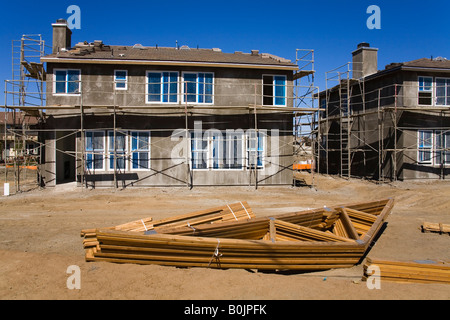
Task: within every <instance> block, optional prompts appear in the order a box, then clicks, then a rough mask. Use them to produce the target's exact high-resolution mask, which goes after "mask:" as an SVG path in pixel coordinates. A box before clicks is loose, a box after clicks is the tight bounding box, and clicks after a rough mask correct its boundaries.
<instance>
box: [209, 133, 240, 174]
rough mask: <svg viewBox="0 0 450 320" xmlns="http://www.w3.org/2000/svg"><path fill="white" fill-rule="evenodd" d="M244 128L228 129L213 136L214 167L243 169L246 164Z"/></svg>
mask: <svg viewBox="0 0 450 320" xmlns="http://www.w3.org/2000/svg"><path fill="white" fill-rule="evenodd" d="M243 137H244V132H243V131H242V130H240V131H235V130H227V131H226V134H225V135H222V134H220V135H215V136H213V137H212V168H213V169H242V168H243V164H244V155H243Z"/></svg>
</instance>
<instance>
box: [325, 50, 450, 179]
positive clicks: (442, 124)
mask: <svg viewBox="0 0 450 320" xmlns="http://www.w3.org/2000/svg"><path fill="white" fill-rule="evenodd" d="M377 55H378V49H376V48H372V47H370V45H369V44H368V43H361V44H359V45H358V47H357V49H356V50H355V51H353V52H352V56H353V61H352V63H347V64H344V65H343V66H341V67H339V68H336V69H334V70H331V71H329V72H327V73H326V86H327V88H326V90H324V91H322V92H320V94H319V99H320V102H319V104H320V106H321V108H322V109H324V110H325V111H323V112H321V113H320V120H319V123H320V126H319V127H318V128H319V133H318V135H317V149H318V159H319V160H318V168H317V169H318V171H319V172H320V173H325V174H339V175H340V176H342V177H364V178H369V179H375V180H379V181H384V180H388V181H393V180H397V179H398V180H408V179H445V178H446V177H448V175H449V173H450V61H449V60H447V59H445V58H442V57H438V58H431V59H428V58H423V59H418V60H414V61H408V62H404V63H391V64H389V65H387V66H386V67H385V69H383V70H378V67H377V64H378V63H377Z"/></svg>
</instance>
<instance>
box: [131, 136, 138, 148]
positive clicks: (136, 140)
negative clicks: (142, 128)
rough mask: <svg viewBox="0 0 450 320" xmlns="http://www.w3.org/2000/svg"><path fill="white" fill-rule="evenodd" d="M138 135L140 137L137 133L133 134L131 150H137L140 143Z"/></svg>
mask: <svg viewBox="0 0 450 320" xmlns="http://www.w3.org/2000/svg"><path fill="white" fill-rule="evenodd" d="M137 135H138V134H137V132H132V133H131V150H136V149H137V142H138V138H137Z"/></svg>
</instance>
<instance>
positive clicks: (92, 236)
mask: <svg viewBox="0 0 450 320" xmlns="http://www.w3.org/2000/svg"><path fill="white" fill-rule="evenodd" d="M254 218H255V214H254V213H253V211H252V209H251V208H250V206H249V205H248V203H247V202H246V201H242V202H237V203H233V204H229V205H228V204H227V205H225V206H220V207H215V208H210V209H207V210H200V211H195V212H191V213H187V214H182V215H176V216H172V217H170V218H167V219H162V220H157V221H154V222H153V219H152V218H151V217H148V218H143V219H138V220H135V221H132V222H128V223H124V224H120V225H118V226H114V227H106V228H102V230H105V231H106V230H117V231H125V232H138V233H142V232H151V231H152V230H153V231H156V232H160V231H158V230H160V229H162V230H163V229H170V230H176V229H178V228H181V229H182V228H183V227H186V228H188V229H189V230H190V231H193V230H195V226H197V225H203V224H212V223H219V222H228V221H240V220H245V221H246V220H248V219H254ZM80 235H81V237H84V240H83V247H84V249H89V248H96V249H100V248H99V247H98V245H99V242H98V239H97V229H84V230H81V233H80Z"/></svg>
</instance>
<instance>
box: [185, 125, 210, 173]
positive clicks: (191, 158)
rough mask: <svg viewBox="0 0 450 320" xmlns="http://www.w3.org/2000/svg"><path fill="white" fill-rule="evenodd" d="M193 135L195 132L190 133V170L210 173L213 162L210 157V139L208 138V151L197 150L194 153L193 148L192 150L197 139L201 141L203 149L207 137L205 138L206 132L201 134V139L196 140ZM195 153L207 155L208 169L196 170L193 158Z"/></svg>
mask: <svg viewBox="0 0 450 320" xmlns="http://www.w3.org/2000/svg"><path fill="white" fill-rule="evenodd" d="M193 135H195V131H189V155H190V161H189V166H190V169H191V170H195V171H208V170H210V169H211V163H210V160H211V157H210V154H211V150H210V137H207V138H206V149H198V148H195V151H194V150H193V148H192V142H193V140H194V139H195V140H197V141H200V144H201V146H202V147H203V141H204V139H205V137H204V132H201V134H200V137H198V138H196V137H195V136H194V137H193ZM197 143H199V142H197ZM193 152H196V153H200V154H203V153H206V161H205V162H206V168H194V163H193V162H194V157H193V156H192V155H193Z"/></svg>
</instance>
